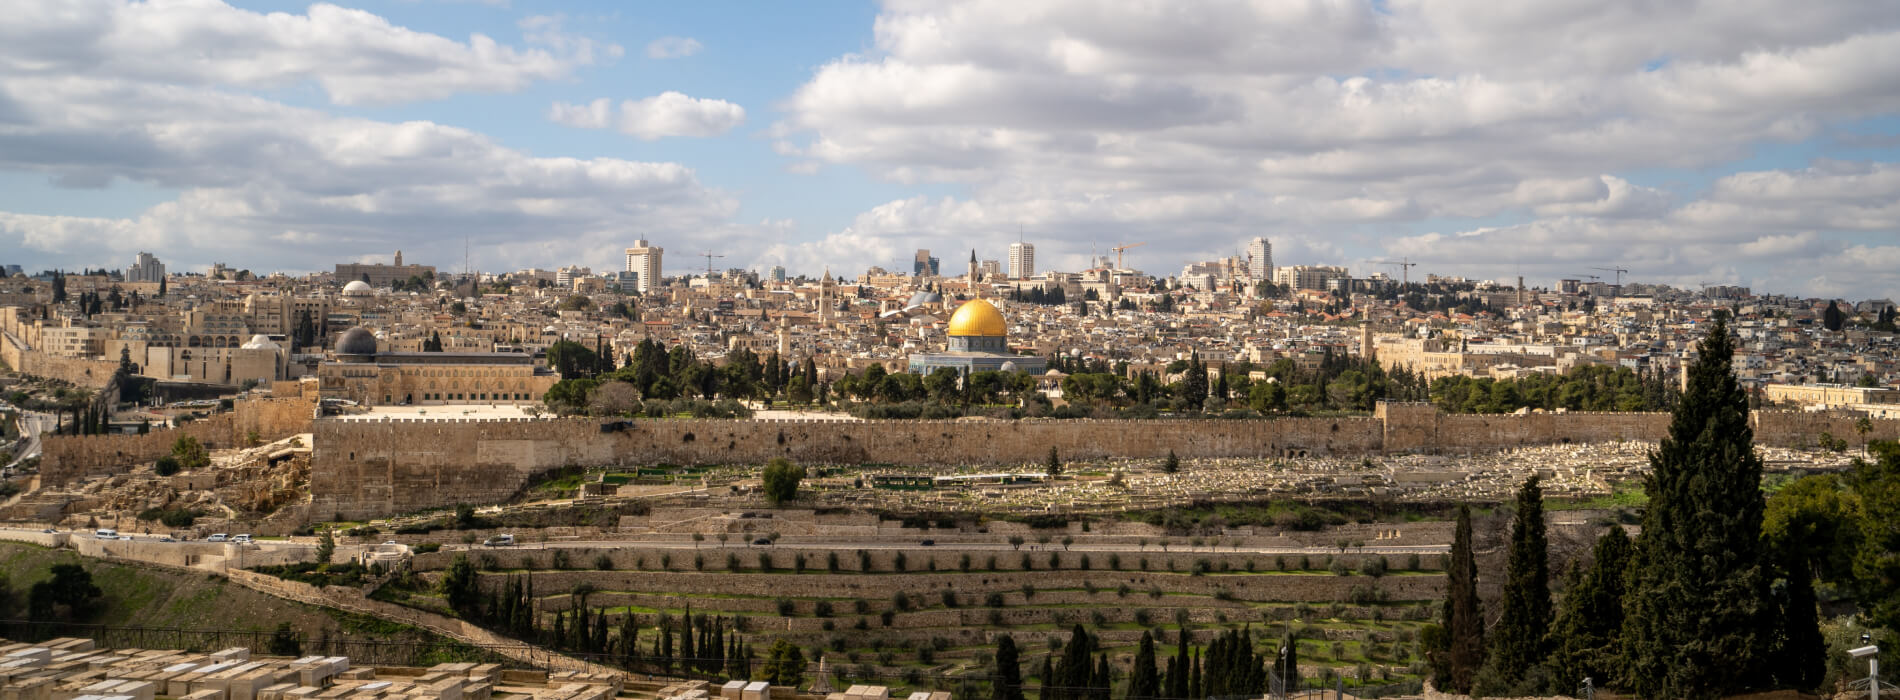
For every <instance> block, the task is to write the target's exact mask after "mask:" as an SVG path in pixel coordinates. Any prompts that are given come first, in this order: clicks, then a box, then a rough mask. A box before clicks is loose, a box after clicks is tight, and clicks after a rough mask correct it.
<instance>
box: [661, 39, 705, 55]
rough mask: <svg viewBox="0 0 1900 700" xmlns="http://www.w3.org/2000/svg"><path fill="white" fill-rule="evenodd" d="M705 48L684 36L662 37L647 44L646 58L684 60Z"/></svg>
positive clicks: (696, 40) (696, 41)
mask: <svg viewBox="0 0 1900 700" xmlns="http://www.w3.org/2000/svg"><path fill="white" fill-rule="evenodd" d="M702 48H705V47H703V46H700V44H699V40H698V39H694V38H692V37H686V36H663V37H660V38H658V39H654V40H653V41H652V42H651V43H649V44H647V58H655V59H666V58H685V57H687V56H691V55H693V54H696V53H699V50H700V49H702Z"/></svg>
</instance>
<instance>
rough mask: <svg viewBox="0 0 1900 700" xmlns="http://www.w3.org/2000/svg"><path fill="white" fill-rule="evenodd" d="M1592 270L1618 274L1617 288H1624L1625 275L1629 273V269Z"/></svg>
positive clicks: (1596, 268)
mask: <svg viewBox="0 0 1900 700" xmlns="http://www.w3.org/2000/svg"><path fill="white" fill-rule="evenodd" d="M1590 269H1592V270H1602V271H1604V272H1614V273H1616V286H1617V287H1619V288H1620V287H1622V286H1623V273H1625V272H1629V269H1628V268H1622V267H1593V268H1590Z"/></svg>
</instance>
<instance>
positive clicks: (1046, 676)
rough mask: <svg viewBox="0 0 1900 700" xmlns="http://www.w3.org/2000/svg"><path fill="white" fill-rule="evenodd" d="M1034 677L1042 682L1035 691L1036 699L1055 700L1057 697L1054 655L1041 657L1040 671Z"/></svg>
mask: <svg viewBox="0 0 1900 700" xmlns="http://www.w3.org/2000/svg"><path fill="white" fill-rule="evenodd" d="M1036 679H1037V680H1038V681H1040V682H1041V683H1042V688H1041V689H1040V690H1038V691H1037V692H1036V700H1056V698H1057V697H1059V696H1058V695H1057V693H1058V691H1057V690H1056V666H1055V655H1053V654H1050V655H1045V656H1043V657H1042V673H1039V674H1037V675H1036Z"/></svg>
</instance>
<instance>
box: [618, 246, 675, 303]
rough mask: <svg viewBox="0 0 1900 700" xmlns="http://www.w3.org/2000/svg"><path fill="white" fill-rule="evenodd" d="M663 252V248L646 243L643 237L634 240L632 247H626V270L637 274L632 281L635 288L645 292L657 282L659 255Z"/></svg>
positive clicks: (664, 250) (658, 277)
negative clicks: (636, 277)
mask: <svg viewBox="0 0 1900 700" xmlns="http://www.w3.org/2000/svg"><path fill="white" fill-rule="evenodd" d="M665 253H666V249H665V248H660V247H657V246H651V245H647V239H645V238H641V239H639V240H636V241H634V242H633V247H632V248H628V249H627V271H628V272H631V273H634V274H635V275H638V276H639V277H638V279H637V280H636V281H635V282H634V289H635V290H637V291H639V292H640V293H641V294H645V293H647V292H648V291H650V290H652V289H653V287H654V285H657V284H659V282H660V256H662V255H664V254H665Z"/></svg>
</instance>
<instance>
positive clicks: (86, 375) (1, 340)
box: [0, 334, 119, 389]
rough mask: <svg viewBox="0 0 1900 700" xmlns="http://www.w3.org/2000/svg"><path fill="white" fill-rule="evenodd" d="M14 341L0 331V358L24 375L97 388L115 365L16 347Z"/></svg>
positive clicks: (116, 367) (114, 370) (110, 375)
mask: <svg viewBox="0 0 1900 700" xmlns="http://www.w3.org/2000/svg"><path fill="white" fill-rule="evenodd" d="M16 342H17V341H16V339H15V338H14V337H13V336H12V335H11V334H0V360H4V361H6V364H7V366H8V367H11V368H13V370H14V371H16V372H19V373H21V374H25V375H28V376H32V377H43V378H46V379H58V380H60V381H64V382H68V383H70V384H73V385H74V386H83V387H86V388H89V389H97V388H100V387H103V386H105V385H106V382H108V381H111V380H112V373H113V372H116V371H118V369H119V363H117V362H113V361H108V360H86V359H80V358H74V357H54V356H52V355H48V354H46V353H43V352H39V351H36V350H30V349H26V348H23V347H20V346H19V345H18V344H16Z"/></svg>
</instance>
